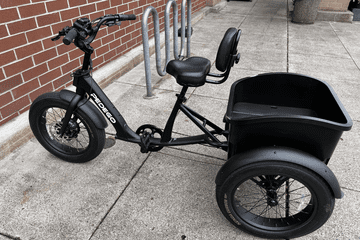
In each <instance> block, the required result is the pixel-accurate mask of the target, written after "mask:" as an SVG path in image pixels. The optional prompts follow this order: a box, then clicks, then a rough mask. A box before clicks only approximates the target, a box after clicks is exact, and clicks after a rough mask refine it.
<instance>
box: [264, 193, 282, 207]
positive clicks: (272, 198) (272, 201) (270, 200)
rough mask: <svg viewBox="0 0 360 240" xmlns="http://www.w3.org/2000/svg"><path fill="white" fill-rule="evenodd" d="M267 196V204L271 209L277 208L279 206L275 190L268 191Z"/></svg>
mask: <svg viewBox="0 0 360 240" xmlns="http://www.w3.org/2000/svg"><path fill="white" fill-rule="evenodd" d="M266 195H267V204H268V205H269V206H271V207H274V206H277V205H278V204H279V202H278V200H277V192H276V190H275V189H268V190H267V191H266Z"/></svg>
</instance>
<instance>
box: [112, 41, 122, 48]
mask: <svg viewBox="0 0 360 240" xmlns="http://www.w3.org/2000/svg"><path fill="white" fill-rule="evenodd" d="M120 44H121V42H120V39H116V40H115V41H113V42H111V43H110V49H115V48H117V47H118V46H120Z"/></svg>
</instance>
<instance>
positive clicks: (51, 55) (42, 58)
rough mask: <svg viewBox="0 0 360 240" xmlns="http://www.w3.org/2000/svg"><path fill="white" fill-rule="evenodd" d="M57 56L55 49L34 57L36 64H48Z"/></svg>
mask: <svg viewBox="0 0 360 240" xmlns="http://www.w3.org/2000/svg"><path fill="white" fill-rule="evenodd" d="M56 56H57V53H56V50H55V48H51V49H49V50H46V51H44V52H42V53H39V54H36V55H35V56H34V60H35V64H40V63H43V62H46V61H47V60H50V59H52V58H54V57H56Z"/></svg>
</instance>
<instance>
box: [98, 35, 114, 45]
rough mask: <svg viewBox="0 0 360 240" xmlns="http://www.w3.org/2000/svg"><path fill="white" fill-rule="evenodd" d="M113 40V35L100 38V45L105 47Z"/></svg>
mask: <svg viewBox="0 0 360 240" xmlns="http://www.w3.org/2000/svg"><path fill="white" fill-rule="evenodd" d="M113 40H114V34H111V35H108V36H106V37H104V38H102V39H101V43H102V45H105V44H107V43H109V42H111V41H113Z"/></svg>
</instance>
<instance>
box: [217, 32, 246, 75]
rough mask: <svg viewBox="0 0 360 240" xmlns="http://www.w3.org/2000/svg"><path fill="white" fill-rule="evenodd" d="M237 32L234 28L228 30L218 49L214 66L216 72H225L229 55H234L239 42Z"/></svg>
mask: <svg viewBox="0 0 360 240" xmlns="http://www.w3.org/2000/svg"><path fill="white" fill-rule="evenodd" d="M239 37H240V36H238V30H237V29H236V28H229V29H228V30H227V31H226V33H225V35H224V37H223V39H222V41H221V43H220V46H219V49H218V52H217V55H216V62H215V66H216V68H217V70H219V71H221V72H225V71H226V70H227V68H228V66H229V63H230V60H231V55H234V54H236V52H237V45H238V42H239Z"/></svg>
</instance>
